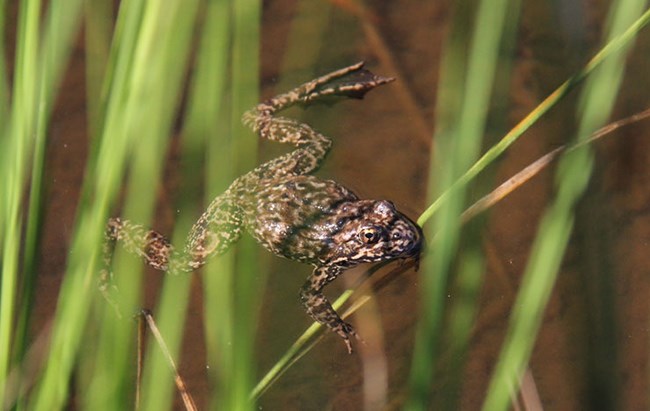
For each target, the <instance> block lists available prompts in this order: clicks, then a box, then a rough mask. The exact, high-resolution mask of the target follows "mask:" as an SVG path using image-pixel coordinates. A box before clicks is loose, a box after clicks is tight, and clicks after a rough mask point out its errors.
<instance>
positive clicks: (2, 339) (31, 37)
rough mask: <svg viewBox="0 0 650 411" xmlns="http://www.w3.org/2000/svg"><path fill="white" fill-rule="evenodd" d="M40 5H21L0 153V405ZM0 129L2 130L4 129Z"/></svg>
mask: <svg viewBox="0 0 650 411" xmlns="http://www.w3.org/2000/svg"><path fill="white" fill-rule="evenodd" d="M40 7H41V5H40V3H39V2H38V1H37V0H31V1H25V2H23V3H21V6H20V11H19V21H18V35H17V42H18V44H17V47H16V64H15V67H16V74H15V77H14V89H13V101H12V102H11V114H10V125H9V127H8V128H7V130H6V132H7V133H8V135H7V138H6V139H4V143H5V146H6V148H5V150H3V152H4V155H3V157H2V160H3V161H2V164H0V167H2V169H1V170H2V174H1V175H2V179H3V181H4V184H2V191H3V193H2V198H0V220H1V221H0V234H1V235H0V236H1V238H2V240H1V241H0V245H2V258H1V259H0V261H2V266H1V270H2V271H1V276H2V280H1V281H2V285H1V291H0V293H1V294H0V404H4V394H5V393H4V390H5V387H6V379H7V373H8V369H9V361H10V357H11V343H12V339H13V336H14V318H15V315H16V313H15V308H16V288H17V284H18V269H19V267H18V258H19V257H18V256H19V248H20V244H21V243H22V239H21V223H20V222H21V219H22V217H23V215H22V212H21V210H23V209H24V208H25V207H24V206H23V205H22V204H21V203H22V200H23V190H24V188H25V174H26V171H27V167H28V160H29V158H28V156H29V154H30V152H31V150H32V145H33V135H34V123H35V119H36V110H37V100H36V93H37V87H38V72H37V70H36V68H37V67H38V34H39V32H38V29H39V26H38V23H39V19H40ZM3 131H4V130H3Z"/></svg>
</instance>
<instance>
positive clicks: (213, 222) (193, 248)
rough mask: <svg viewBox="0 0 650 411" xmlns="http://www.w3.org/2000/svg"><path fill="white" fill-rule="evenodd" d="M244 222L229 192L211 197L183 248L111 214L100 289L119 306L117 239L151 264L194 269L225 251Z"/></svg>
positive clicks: (167, 268) (164, 268)
mask: <svg viewBox="0 0 650 411" xmlns="http://www.w3.org/2000/svg"><path fill="white" fill-rule="evenodd" d="M241 230H242V222H241V217H240V213H239V210H238V208H237V207H236V205H235V202H234V200H233V199H232V197H231V196H228V195H227V194H226V193H224V194H223V195H221V196H219V197H217V198H216V199H214V200H213V201H212V203H211V204H210V206H209V207H208V209H207V211H206V212H205V213H203V215H202V216H201V217H200V218H199V220H198V221H197V222H196V223H195V224H194V226H193V227H192V230H191V231H190V234H189V235H188V237H187V240H186V242H185V247H184V249H183V250H178V249H176V248H175V247H174V246H173V245H172V244H171V242H170V241H169V240H168V239H167V238H166V237H165V236H163V235H162V234H160V233H159V232H157V231H154V230H150V229H148V228H146V227H144V226H143V225H141V224H137V223H134V222H132V221H129V220H123V219H120V218H111V219H109V220H108V223H107V225H106V231H105V234H104V237H105V238H104V250H103V253H104V257H103V259H104V261H103V263H104V267H103V269H102V270H101V272H100V277H99V290H100V291H101V293H102V294H103V295H104V297H105V298H106V300H108V302H109V303H111V305H113V306H114V307H116V300H117V299H116V298H115V293H116V292H117V288H116V287H115V286H114V284H113V283H112V273H111V271H110V264H111V260H112V257H113V250H114V248H115V244H116V243H118V242H119V243H120V244H121V245H122V247H123V248H124V250H125V251H127V252H128V253H130V254H135V255H137V256H139V257H141V258H142V260H143V261H144V262H145V263H146V264H147V265H148V266H150V267H153V268H155V269H156V270H160V271H165V272H167V273H171V274H179V273H182V272H192V271H194V270H196V269H197V268H199V267H201V266H202V265H204V264H205V263H206V261H207V259H208V258H209V257H212V256H215V255H219V254H223V253H224V252H225V251H226V250H228V248H230V246H231V245H232V243H234V242H235V241H237V240H238V239H239V237H240V236H241Z"/></svg>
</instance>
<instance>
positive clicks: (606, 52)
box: [418, 10, 650, 225]
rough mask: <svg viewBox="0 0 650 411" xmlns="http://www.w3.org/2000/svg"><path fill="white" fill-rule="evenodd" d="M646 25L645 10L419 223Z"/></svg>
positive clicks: (421, 219) (649, 14)
mask: <svg viewBox="0 0 650 411" xmlns="http://www.w3.org/2000/svg"><path fill="white" fill-rule="evenodd" d="M648 22H650V10H647V11H646V12H645V13H643V15H642V16H641V17H639V18H638V19H637V20H636V21H634V22H633V23H632V24H630V25H629V26H628V27H627V28H626V30H625V31H623V32H622V33H620V34H619V35H617V36H616V37H613V38H612V39H611V40H610V42H609V43H607V44H606V45H605V46H604V47H603V48H602V49H600V51H599V52H598V53H597V54H596V55H595V56H594V57H593V58H592V59H591V60H589V62H588V63H587V64H586V65H585V67H584V68H583V69H582V70H580V71H579V72H578V73H576V74H575V75H573V76H572V77H571V78H569V79H568V80H567V81H565V82H564V83H562V84H561V85H560V86H559V87H558V88H557V89H555V91H553V92H552V93H551V94H549V96H548V97H546V99H544V101H542V102H541V103H540V104H539V105H538V106H537V107H536V108H535V109H534V110H533V111H531V112H530V113H529V114H528V115H527V116H526V117H524V118H523V119H522V120H521V121H520V122H519V123H518V124H517V125H516V126H515V127H513V128H512V130H510V132H508V134H506V135H505V136H504V137H503V138H502V139H501V141H500V142H499V143H498V144H496V145H494V146H492V148H490V149H489V150H488V151H486V152H485V154H483V156H481V158H480V159H479V160H478V161H477V162H476V163H474V165H472V167H471V168H469V169H468V170H467V171H466V172H465V173H464V174H463V175H462V177H460V178H459V179H458V181H456V182H455V183H454V185H453V186H452V187H450V188H449V190H448V191H447V192H443V193H442V194H441V195H440V196H439V197H438V198H436V200H435V201H434V202H433V203H432V204H431V205H430V206H429V207H428V208H427V209H426V210H425V211H424V212H423V213H422V215H420V217H419V218H418V224H420V225H423V224H425V223H426V222H427V221H428V220H429V219H430V218H431V217H432V216H433V215H434V214H435V213H436V212H437V211H438V209H439V208H440V207H441V206H442V204H443V203H444V202H445V201H447V196H448V195H449V193H450V192H451V190H453V189H454V188H455V187H456V186H461V185H464V184H467V183H468V182H469V181H471V180H473V179H474V178H475V177H476V176H477V175H478V174H479V173H480V172H481V171H483V170H484V169H485V168H486V167H487V166H488V165H489V164H490V163H492V162H493V161H494V160H495V159H496V158H497V157H499V156H500V155H501V154H502V153H503V152H504V151H505V150H506V149H507V148H508V147H510V145H511V144H512V143H514V142H515V141H517V139H518V138H519V137H521V136H522V135H523V134H524V133H525V132H526V130H528V129H529V128H530V127H531V126H532V125H533V124H535V122H537V120H539V119H540V118H541V117H542V116H543V115H544V114H546V113H547V112H548V111H549V110H550V109H551V108H553V107H554V106H555V104H557V102H558V101H560V100H561V99H562V98H564V96H566V95H567V94H568V93H569V92H570V91H571V90H573V88H574V87H575V86H576V85H578V84H580V82H582V80H584V79H585V78H586V77H587V76H588V75H589V74H590V73H591V72H592V71H593V70H594V69H595V68H596V67H598V65H600V64H601V63H602V62H603V61H605V60H606V59H607V58H608V57H609V56H610V55H612V53H616V51H617V50H619V49H620V48H621V47H624V46H625V44H627V43H628V42H630V41H631V40H632V39H634V38H635V36H636V35H637V33H638V32H639V31H640V30H641V29H643V28H644V27H645V26H646V25H647V24H648Z"/></svg>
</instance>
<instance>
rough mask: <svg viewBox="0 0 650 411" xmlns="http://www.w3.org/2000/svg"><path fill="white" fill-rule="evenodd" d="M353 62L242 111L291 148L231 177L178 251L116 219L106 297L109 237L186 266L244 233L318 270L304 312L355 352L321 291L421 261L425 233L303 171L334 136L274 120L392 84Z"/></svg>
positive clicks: (173, 268)
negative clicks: (354, 271) (373, 268)
mask: <svg viewBox="0 0 650 411" xmlns="http://www.w3.org/2000/svg"><path fill="white" fill-rule="evenodd" d="M392 80H393V79H392V78H385V77H380V76H376V75H374V74H373V73H371V72H370V71H368V70H365V69H363V63H359V64H355V65H352V66H349V67H346V68H343V69H340V70H337V71H334V72H332V73H330V74H327V75H325V76H322V77H319V78H317V79H315V80H312V81H310V82H308V83H305V84H303V85H301V86H299V87H297V88H295V89H294V90H291V91H289V92H288V93H285V94H281V95H279V96H276V97H274V98H271V99H269V100H268V101H266V102H264V103H261V104H259V105H258V106H257V107H255V108H254V109H253V110H251V111H249V112H247V113H246V114H244V117H243V121H244V123H245V124H247V125H249V126H250V127H252V129H253V130H254V131H255V132H256V133H258V134H259V136H260V137H261V138H265V139H268V140H272V141H277V142H280V143H289V144H293V145H294V146H296V149H295V150H294V151H292V152H290V153H288V154H285V155H283V156H281V157H279V158H276V159H274V160H271V161H269V162H267V163H265V164H262V165H261V166H259V167H257V168H256V169H255V170H253V171H251V172H249V173H247V174H245V175H243V176H242V177H239V178H238V179H236V180H235V181H234V182H233V183H232V185H231V186H230V187H229V188H228V190H226V191H225V192H224V193H223V194H221V195H220V196H218V197H217V198H216V199H214V200H213V201H212V203H211V204H210V205H209V207H208V209H207V210H206V211H205V213H203V215H202V216H201V217H200V218H199V220H198V221H197V222H196V224H194V226H193V227H192V230H191V231H190V234H189V236H188V239H187V241H186V244H185V247H184V249H183V250H177V249H175V248H174V247H173V246H172V245H171V244H170V242H169V241H168V240H167V239H166V238H165V237H164V236H163V235H161V234H159V233H158V232H156V231H153V230H148V229H146V228H144V227H143V226H141V225H139V224H135V223H133V222H130V221H127V220H122V219H118V218H114V219H111V220H109V222H108V226H107V230H106V238H107V241H106V247H105V256H104V260H105V263H106V268H105V269H104V270H103V271H102V273H103V274H102V276H101V284H100V289H101V290H102V292H103V293H104V295H105V296H106V297H107V298H108V299H109V300H110V299H111V298H112V297H111V296H110V295H109V294H110V292H111V290H113V289H114V287H113V286H112V285H111V283H110V279H111V273H110V270H109V268H108V265H109V264H110V260H111V255H112V252H113V247H114V244H115V242H120V243H121V244H122V245H123V246H124V248H125V249H126V250H127V251H129V252H132V253H134V254H137V255H139V256H141V257H142V258H143V259H144V261H145V262H146V263H147V264H148V265H150V266H152V267H154V268H156V269H159V270H162V271H167V272H170V273H179V272H190V271H193V270H195V269H197V268H199V267H201V266H202V265H203V264H205V263H206V261H207V260H208V258H210V257H213V256H216V255H219V254H222V253H224V252H225V251H226V250H227V249H228V248H229V247H230V245H232V244H233V243H234V242H235V241H237V240H238V239H239V238H240V236H241V234H242V231H247V232H248V233H250V235H252V236H253V237H254V238H255V239H256V240H257V241H258V242H259V243H260V244H261V245H263V246H264V247H265V248H266V249H268V250H269V251H270V252H272V253H273V254H276V255H279V256H283V257H286V258H288V259H291V260H296V261H300V262H302V263H306V264H311V265H313V266H314V267H315V268H314V270H313V272H312V274H311V275H310V276H309V278H308V279H307V281H306V282H305V284H304V285H303V286H302V288H301V289H300V298H301V301H302V304H303V306H304V307H305V309H306V311H307V313H308V314H309V315H310V316H311V317H312V318H313V319H314V320H315V321H318V322H319V323H321V324H324V325H325V326H327V327H328V328H329V329H331V330H332V331H334V332H336V333H337V334H339V335H340V336H341V337H342V338H343V339H344V341H345V344H346V346H347V348H348V351H349V352H352V347H351V344H350V336H355V337H356V336H357V335H356V333H355V332H354V330H353V328H352V327H351V326H350V325H349V324H347V323H345V322H344V321H342V320H341V318H340V317H339V315H338V314H337V313H336V311H334V309H333V308H332V306H331V305H330V303H329V301H328V300H327V298H326V297H325V296H324V295H323V294H322V290H323V287H325V285H327V284H328V283H330V282H331V281H332V280H334V279H335V278H336V277H338V276H339V275H340V274H341V273H342V272H343V271H345V270H346V269H348V268H350V267H353V266H356V265H358V264H360V263H372V262H380V261H386V260H393V259H405V258H413V259H415V260H416V261H417V260H418V259H419V255H420V250H421V248H422V242H423V236H422V230H421V229H420V227H418V225H417V224H416V223H414V222H413V221H412V220H411V219H409V218H408V217H406V216H405V215H404V214H402V213H400V212H399V211H397V210H396V209H395V206H394V205H393V204H392V203H391V202H389V201H385V200H361V199H359V198H358V197H357V196H356V195H355V194H354V193H353V192H352V191H350V190H348V189H347V188H345V187H343V186H341V185H340V184H338V183H336V182H334V181H331V180H323V179H320V178H317V177H314V176H311V175H308V174H309V173H311V172H313V171H314V170H316V169H317V168H318V167H319V166H320V164H321V162H322V161H323V159H324V158H325V156H326V154H327V152H328V151H329V149H330V147H331V145H332V142H331V140H330V139H329V138H328V137H325V136H324V135H322V134H320V133H318V132H316V131H315V130H313V129H312V128H311V127H310V126H308V125H307V124H304V123H300V122H298V121H295V120H291V119H287V118H281V117H275V116H274V114H276V113H277V112H279V111H281V110H284V109H285V108H287V107H290V106H293V105H296V104H301V105H307V104H309V103H310V102H312V101H315V100H318V99H323V98H326V97H337V96H338V97H350V98H362V97H363V96H364V95H365V93H367V92H368V91H370V90H372V89H373V88H375V87H377V86H379V85H382V84H385V83H388V82H390V81H392Z"/></svg>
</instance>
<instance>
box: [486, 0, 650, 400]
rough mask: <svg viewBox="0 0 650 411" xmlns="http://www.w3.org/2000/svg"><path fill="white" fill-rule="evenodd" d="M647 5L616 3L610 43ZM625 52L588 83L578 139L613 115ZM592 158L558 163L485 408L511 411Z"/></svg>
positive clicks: (577, 154)
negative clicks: (554, 187)
mask: <svg viewBox="0 0 650 411" xmlns="http://www.w3.org/2000/svg"><path fill="white" fill-rule="evenodd" d="M644 3H645V2H643V1H637V0H621V1H617V2H615V3H613V4H612V6H611V9H610V23H611V27H610V30H609V34H608V39H609V41H610V43H609V44H612V42H614V41H615V40H616V39H619V38H620V37H619V33H622V32H624V30H626V29H627V32H629V30H630V29H629V27H634V26H635V25H637V24H638V20H637V23H635V19H636V18H637V17H638V16H639V14H641V11H642V9H643V6H644ZM649 12H650V11H648V12H646V14H648V13H649ZM607 47H609V46H607ZM627 48H628V47H627V44H626V43H620V42H619V43H617V47H616V48H613V49H610V52H609V54H610V58H609V59H607V60H606V61H604V62H603V63H602V64H601V65H600V67H599V68H598V69H597V70H595V71H594V72H593V73H592V76H591V77H590V78H589V79H588V81H587V84H586V86H585V89H584V91H583V93H582V94H581V107H580V108H581V113H580V126H579V129H578V134H577V139H578V141H582V140H585V139H587V138H588V137H589V136H590V135H591V134H592V133H593V132H594V131H595V130H597V129H598V128H599V127H601V126H602V125H603V124H604V123H605V122H606V120H607V118H608V117H609V115H610V112H611V109H612V106H613V104H614V101H615V100H616V94H617V91H618V87H619V85H620V82H621V78H622V73H623V68H624V64H625V56H626V53H625V51H626V50H627ZM592 157H593V155H592V152H591V147H589V146H588V145H585V146H583V147H581V148H578V149H576V150H573V151H571V152H568V153H566V154H565V155H564V156H563V157H562V159H561V160H560V164H559V166H558V170H557V179H556V182H557V195H556V198H555V200H554V201H553V203H552V205H551V206H550V207H549V208H548V210H547V211H546V212H545V214H544V217H543V218H542V221H541V224H540V228H539V232H538V235H537V237H536V239H535V242H534V244H533V249H532V252H531V257H530V261H529V263H528V265H527V267H526V271H525V273H524V277H523V281H522V285H521V290H520V292H519V294H518V296H517V299H516V301H515V306H514V310H513V313H512V317H511V321H510V328H509V330H508V334H507V336H506V340H505V342H504V346H503V348H502V350H501V354H500V356H499V362H498V363H497V367H496V369H495V371H494V375H493V377H492V380H491V382H490V386H489V389H488V393H487V398H486V400H485V402H484V404H483V409H484V410H490V411H494V410H506V409H508V407H509V406H510V399H511V396H513V395H515V394H516V392H517V390H518V386H519V382H520V379H521V378H522V374H523V370H524V368H525V367H526V363H527V362H528V359H529V357H530V353H531V351H532V348H533V345H534V343H535V340H536V339H535V336H536V335H537V332H538V330H539V326H540V323H541V319H542V316H543V313H544V308H545V307H546V304H547V302H548V298H549V296H550V293H551V290H552V288H553V285H554V284H555V279H556V277H557V274H558V271H559V266H560V263H561V260H562V256H563V255H564V252H565V250H566V246H567V243H568V239H569V235H570V234H571V230H572V227H573V221H574V215H573V213H574V206H575V204H576V201H577V200H578V198H579V197H580V196H581V194H582V193H583V192H584V190H585V188H586V186H587V183H588V181H589V176H590V174H591V169H592V166H593V158H592Z"/></svg>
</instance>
